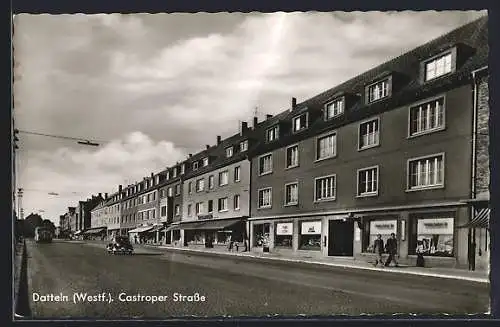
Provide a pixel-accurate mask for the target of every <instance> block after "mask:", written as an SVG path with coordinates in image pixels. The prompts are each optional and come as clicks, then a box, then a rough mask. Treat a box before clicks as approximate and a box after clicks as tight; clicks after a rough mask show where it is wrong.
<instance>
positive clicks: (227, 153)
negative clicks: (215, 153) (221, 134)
mask: <svg viewBox="0 0 500 327" xmlns="http://www.w3.org/2000/svg"><path fill="white" fill-rule="evenodd" d="M232 156H233V147H232V146H230V147H228V148H226V158H230V157H232Z"/></svg>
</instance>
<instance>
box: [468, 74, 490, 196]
mask: <svg viewBox="0 0 500 327" xmlns="http://www.w3.org/2000/svg"><path fill="white" fill-rule="evenodd" d="M487 68H488V66H483V67H481V68H479V69H476V70H474V71H472V82H473V83H474V89H473V91H472V92H473V107H472V112H473V117H472V158H471V159H472V174H471V177H472V180H471V199H472V198H475V197H476V164H477V162H476V161H477V154H476V148H477V144H476V143H477V113H478V108H477V103H478V95H477V80H476V73H478V72H480V71H483V70H485V69H487Z"/></svg>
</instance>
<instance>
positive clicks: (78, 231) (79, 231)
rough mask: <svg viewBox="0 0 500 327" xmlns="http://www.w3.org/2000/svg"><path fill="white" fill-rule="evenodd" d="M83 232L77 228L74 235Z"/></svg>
mask: <svg viewBox="0 0 500 327" xmlns="http://www.w3.org/2000/svg"><path fill="white" fill-rule="evenodd" d="M82 232H83V231H82V230H77V231H76V232H75V234H74V235H80V234H81V233H82Z"/></svg>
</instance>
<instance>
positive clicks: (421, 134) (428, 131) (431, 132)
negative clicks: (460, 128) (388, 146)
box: [407, 125, 446, 140]
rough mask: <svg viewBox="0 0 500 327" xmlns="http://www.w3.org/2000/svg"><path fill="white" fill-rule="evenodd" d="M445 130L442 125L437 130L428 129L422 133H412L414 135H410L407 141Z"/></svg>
mask: <svg viewBox="0 0 500 327" xmlns="http://www.w3.org/2000/svg"><path fill="white" fill-rule="evenodd" d="M444 130H446V125H443V126H441V127H438V128H432V129H428V130H426V131H424V132H418V133H414V134H410V135H408V137H407V139H409V140H410V139H414V138H417V137H419V136H423V135H429V134H433V133H436V132H441V131H444Z"/></svg>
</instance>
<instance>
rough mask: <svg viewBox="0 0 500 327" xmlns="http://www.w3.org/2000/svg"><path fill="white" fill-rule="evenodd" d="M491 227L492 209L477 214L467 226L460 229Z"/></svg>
mask: <svg viewBox="0 0 500 327" xmlns="http://www.w3.org/2000/svg"><path fill="white" fill-rule="evenodd" d="M489 226H490V209H489V208H484V209H481V210H479V211H478V212H477V214H476V215H475V216H474V218H472V220H471V221H469V222H468V223H467V224H465V225H463V226H460V228H489Z"/></svg>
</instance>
